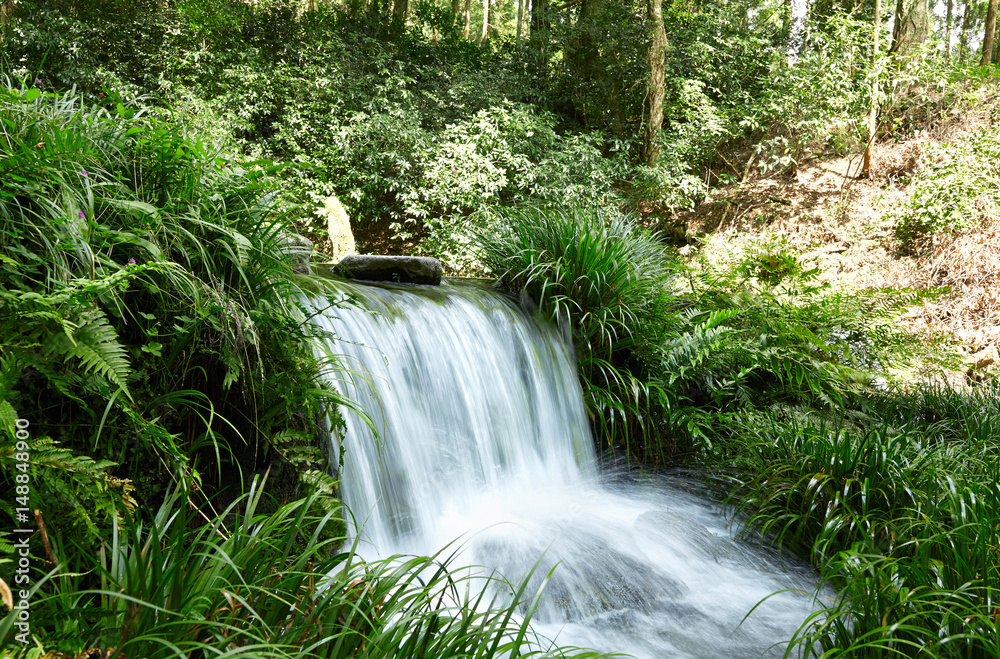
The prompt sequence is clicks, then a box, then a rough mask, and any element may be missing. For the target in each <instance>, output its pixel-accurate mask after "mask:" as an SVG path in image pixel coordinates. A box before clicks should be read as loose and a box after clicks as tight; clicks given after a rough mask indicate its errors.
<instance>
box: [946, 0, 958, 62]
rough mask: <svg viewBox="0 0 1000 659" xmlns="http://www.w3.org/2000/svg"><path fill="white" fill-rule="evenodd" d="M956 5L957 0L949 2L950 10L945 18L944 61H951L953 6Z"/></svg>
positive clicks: (949, 0)
mask: <svg viewBox="0 0 1000 659" xmlns="http://www.w3.org/2000/svg"><path fill="white" fill-rule="evenodd" d="M954 4H955V0H948V8H947V10H946V11H945V18H944V61H946V62H947V61H948V60H950V59H951V22H952V11H951V10H952V5H954Z"/></svg>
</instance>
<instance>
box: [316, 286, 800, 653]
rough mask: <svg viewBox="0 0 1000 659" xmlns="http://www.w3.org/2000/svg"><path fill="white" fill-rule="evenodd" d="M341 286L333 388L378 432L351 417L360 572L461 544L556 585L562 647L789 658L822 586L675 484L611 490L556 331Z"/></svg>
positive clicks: (432, 295)
mask: <svg viewBox="0 0 1000 659" xmlns="http://www.w3.org/2000/svg"><path fill="white" fill-rule="evenodd" d="M339 285H340V284H338V286H339ZM342 286H343V290H344V291H345V293H347V294H348V295H350V296H351V297H352V298H353V299H355V300H356V301H357V303H356V304H355V305H351V306H348V307H346V308H336V309H334V310H331V311H329V312H327V313H326V314H324V315H322V316H319V317H317V319H316V322H318V323H319V324H320V325H321V326H322V327H323V328H324V329H326V330H328V331H329V332H330V333H331V334H333V335H334V336H335V337H336V339H335V340H334V341H332V342H331V344H330V345H329V348H328V349H329V352H330V354H331V355H333V356H335V358H336V359H337V360H338V363H339V364H340V366H341V368H343V369H346V370H347V371H348V372H349V374H348V375H341V376H340V379H339V380H338V381H337V382H336V386H337V387H338V388H339V389H340V390H341V391H342V393H344V394H345V395H346V396H348V397H349V398H351V399H352V400H354V401H356V402H358V403H359V404H360V406H361V407H362V408H363V409H364V410H365V411H367V414H368V419H364V418H362V417H361V416H360V415H357V414H351V413H348V414H346V415H345V416H346V423H347V430H346V434H345V439H344V446H343V447H342V448H343V450H344V454H343V470H342V472H341V474H340V476H341V485H342V489H343V497H344V500H345V503H346V504H347V506H348V508H349V509H350V510H351V511H352V514H353V515H354V516H355V518H356V520H357V522H358V527H359V530H358V531H357V532H359V533H361V534H362V540H363V547H362V550H361V553H362V554H364V553H365V552H369V553H371V554H373V555H378V556H389V555H392V554H396V553H406V554H424V555H426V554H433V553H435V552H437V551H438V550H440V549H441V548H442V547H444V546H445V545H447V544H448V543H451V542H453V541H455V540H456V539H457V540H459V543H460V546H461V547H462V550H461V551H462V553H461V556H460V559H461V561H462V562H464V563H465V564H467V565H483V566H487V567H488V568H492V569H496V570H498V571H499V572H500V573H501V574H503V575H504V576H506V577H507V578H508V579H510V580H512V581H516V580H519V579H520V578H522V577H523V576H524V575H526V574H527V573H528V572H529V571H530V570H531V568H532V567H533V566H535V565H536V563H538V569H537V570H536V572H535V577H534V578H535V579H536V580H540V579H541V578H542V576H544V575H545V574H547V573H548V572H549V570H553V568H554V570H553V571H552V577H551V579H550V581H549V583H548V585H547V587H546V590H545V595H544V597H543V600H542V603H541V606H540V607H539V610H538V612H537V613H536V615H535V618H534V621H533V627H534V628H535V630H536V631H538V632H540V633H541V634H543V635H545V636H547V637H548V638H550V639H554V640H555V641H556V642H557V643H559V644H561V645H575V646H580V647H591V648H595V649H597V650H600V651H603V652H626V653H629V654H632V655H634V656H636V657H640V658H645V657H648V658H650V659H652V658H654V657H655V658H657V659H659V658H663V657H705V658H709V657H711V658H713V659H714V658H717V657H726V658H731V657H761V656H781V654H782V651H783V647H781V646H777V645H776V644H779V643H781V642H782V641H785V640H787V639H789V638H790V637H791V636H792V634H793V632H794V631H795V629H796V628H797V627H798V626H799V625H800V624H801V623H802V622H803V620H804V619H805V618H806V616H808V615H809V614H810V613H811V612H812V611H813V610H814V609H815V603H814V601H813V599H812V597H811V595H809V594H807V593H812V592H813V590H814V589H815V583H816V579H815V575H813V574H812V573H811V572H810V571H809V570H808V568H807V567H806V566H803V565H800V564H797V563H794V562H792V561H789V560H787V559H785V560H782V561H779V560H778V559H777V557H776V556H774V555H773V554H771V553H768V552H767V551H764V550H761V549H758V548H756V547H753V546H748V545H746V544H744V543H741V542H738V541H736V540H734V539H733V537H732V535H731V532H730V530H729V528H728V527H727V524H726V520H725V518H724V517H723V516H722V515H721V514H720V513H719V511H718V510H717V506H716V505H714V504H713V503H712V502H710V501H708V500H706V499H703V498H701V497H699V496H698V495H696V494H695V493H694V490H695V489H696V488H693V487H691V484H690V483H688V482H686V481H685V480H683V479H681V478H675V479H669V478H653V477H649V478H645V479H638V480H637V479H632V480H631V481H626V482H622V481H623V479H612V478H610V477H609V476H608V475H605V474H602V473H601V472H600V470H599V469H598V464H597V458H596V455H595V451H594V443H593V438H592V437H591V434H590V430H589V427H588V423H587V417H586V411H585V408H584V404H583V398H582V394H581V391H580V386H579V383H578V381H577V379H576V372H575V368H574V364H573V359H572V355H571V352H570V350H569V348H568V346H567V345H566V343H565V341H564V340H563V339H562V338H561V337H560V336H558V334H557V333H556V332H555V331H554V329H553V328H551V327H548V326H546V325H545V324H544V323H542V322H539V321H538V320H536V319H533V318H531V317H529V316H528V315H527V314H525V313H524V312H523V311H522V310H520V309H519V308H518V307H517V305H515V304H514V303H513V302H512V301H511V300H509V299H507V298H506V297H504V296H502V295H499V294H497V293H495V292H493V291H492V290H490V289H489V288H488V287H487V286H485V285H482V284H475V283H464V282H462V283H449V282H445V283H444V284H443V285H442V286H441V287H439V288H431V287H404V286H388V285H387V286H364V285H355V284H343V285H342ZM373 427H374V429H375V430H377V433H378V439H376V435H375V433H373V431H372V428H373ZM780 590H788V591H789V592H784V593H781V594H779V595H776V596H774V597H772V598H770V599H768V600H767V601H766V602H765V603H763V604H762V605H761V606H759V607H758V608H757V609H756V610H754V612H753V613H752V614H751V615H750V616H748V617H746V619H745V620H744V617H745V616H747V614H748V613H749V612H750V611H751V609H753V608H754V606H755V605H756V604H757V603H758V602H759V601H760V600H762V599H764V598H765V597H767V596H768V595H770V594H772V593H774V592H776V591H780ZM796 591H801V592H796ZM529 592H533V590H532V591H529ZM741 621H742V622H741Z"/></svg>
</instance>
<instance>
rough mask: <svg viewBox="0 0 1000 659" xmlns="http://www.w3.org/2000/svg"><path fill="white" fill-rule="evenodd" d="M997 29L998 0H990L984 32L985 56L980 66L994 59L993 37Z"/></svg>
mask: <svg viewBox="0 0 1000 659" xmlns="http://www.w3.org/2000/svg"><path fill="white" fill-rule="evenodd" d="M996 29H997V0H990V4H989V7H988V8H987V9H986V31H985V33H984V34H983V56H982V57H981V58H980V59H979V66H986V65H987V64H989V63H990V62H992V61H993V37H994V35H995V34H996Z"/></svg>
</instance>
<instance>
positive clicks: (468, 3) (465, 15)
mask: <svg viewBox="0 0 1000 659" xmlns="http://www.w3.org/2000/svg"><path fill="white" fill-rule="evenodd" d="M470 14H472V0H465V7H464V8H463V9H462V38H463V39H465V40H466V41H468V40H469V15H470Z"/></svg>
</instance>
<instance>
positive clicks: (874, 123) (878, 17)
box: [861, 0, 882, 178]
mask: <svg viewBox="0 0 1000 659" xmlns="http://www.w3.org/2000/svg"><path fill="white" fill-rule="evenodd" d="M881 21H882V0H875V20H874V21H873V28H872V88H871V96H872V98H871V107H869V109H868V141H867V142H866V143H865V157H864V162H863V164H862V167H861V176H863V177H864V178H868V177H869V176H871V169H872V146H874V144H875V133H876V131H877V130H878V40H879V39H878V37H879V31H880V30H881V27H882V26H881V25H880V23H881Z"/></svg>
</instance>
